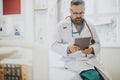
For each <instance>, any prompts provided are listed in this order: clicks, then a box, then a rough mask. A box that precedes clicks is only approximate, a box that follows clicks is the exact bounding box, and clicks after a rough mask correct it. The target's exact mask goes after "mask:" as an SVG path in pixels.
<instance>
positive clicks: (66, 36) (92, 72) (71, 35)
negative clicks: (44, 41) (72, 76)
mask: <svg viewBox="0 0 120 80" xmlns="http://www.w3.org/2000/svg"><path fill="white" fill-rule="evenodd" d="M70 13H71V15H70V16H69V17H67V18H66V19H65V20H63V21H61V22H60V23H59V24H58V26H57V28H56V31H55V36H54V43H53V45H52V49H53V50H54V51H56V52H57V53H59V54H61V55H62V56H63V60H64V62H65V68H66V69H68V70H71V71H74V72H76V73H78V74H79V75H80V77H81V78H82V79H83V80H112V79H111V77H110V76H109V75H108V74H107V72H106V71H105V70H104V69H103V68H102V67H101V65H100V64H99V62H98V61H97V60H96V56H97V55H98V54H99V52H100V42H99V39H98V36H97V33H96V31H95V29H94V27H93V25H91V24H89V23H87V22H86V20H85V19H84V13H85V2H84V1H83V0H72V1H71V7H70ZM84 37H91V41H90V45H89V47H88V48H86V49H82V50H81V47H80V46H77V45H75V44H74V41H75V39H76V38H84Z"/></svg>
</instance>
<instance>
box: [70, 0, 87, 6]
mask: <svg viewBox="0 0 120 80" xmlns="http://www.w3.org/2000/svg"><path fill="white" fill-rule="evenodd" d="M72 5H85V2H84V0H72V1H71V6H72Z"/></svg>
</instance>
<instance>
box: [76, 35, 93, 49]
mask: <svg viewBox="0 0 120 80" xmlns="http://www.w3.org/2000/svg"><path fill="white" fill-rule="evenodd" d="M90 40H91V37H83V38H76V39H75V43H74V44H75V45H77V46H80V50H84V49H87V48H88V47H89V44H90Z"/></svg>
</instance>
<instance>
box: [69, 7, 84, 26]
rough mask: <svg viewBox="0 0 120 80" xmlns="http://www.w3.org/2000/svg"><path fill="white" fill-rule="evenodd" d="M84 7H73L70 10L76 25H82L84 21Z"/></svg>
mask: <svg viewBox="0 0 120 80" xmlns="http://www.w3.org/2000/svg"><path fill="white" fill-rule="evenodd" d="M84 11H85V7H84V5H72V6H71V8H70V13H71V18H72V20H73V21H74V22H75V23H76V24H81V22H82V21H83V19H84Z"/></svg>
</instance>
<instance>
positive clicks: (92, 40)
mask: <svg viewBox="0 0 120 80" xmlns="http://www.w3.org/2000/svg"><path fill="white" fill-rule="evenodd" d="M85 24H86V26H87V28H88V29H89V31H90V34H91V44H94V43H95V40H94V38H93V34H92V31H91V29H90V27H89V25H88V23H87V22H86V20H84V22H83V23H82V28H81V30H80V31H79V32H78V31H77V32H73V22H72V20H71V28H72V29H71V32H72V37H73V35H74V34H79V35H80V33H81V31H82V30H83V28H84V26H85Z"/></svg>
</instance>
